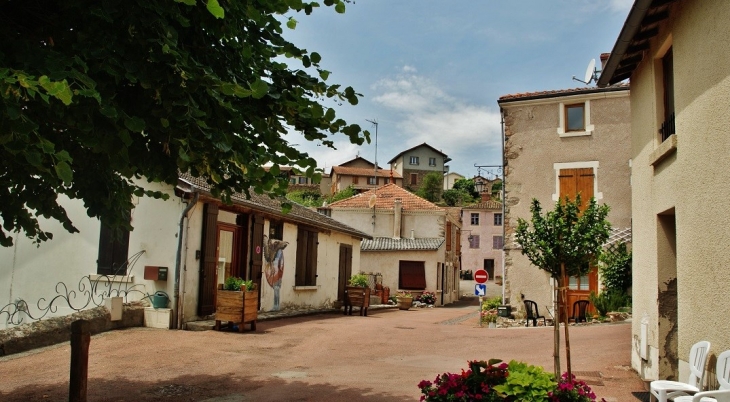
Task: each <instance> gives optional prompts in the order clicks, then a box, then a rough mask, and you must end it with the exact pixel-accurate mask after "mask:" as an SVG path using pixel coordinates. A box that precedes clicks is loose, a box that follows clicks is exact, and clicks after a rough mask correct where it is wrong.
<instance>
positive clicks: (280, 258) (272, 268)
mask: <svg viewBox="0 0 730 402" xmlns="http://www.w3.org/2000/svg"><path fill="white" fill-rule="evenodd" d="M264 237H265V238H266V239H267V240H266V245H265V246H264V265H265V266H264V274H265V275H266V282H268V283H269V286H271V287H272V288H273V289H274V307H273V308H272V311H278V310H279V289H281V278H282V277H283V276H284V249H285V248H286V246H288V245H289V243H288V242H285V241H283V240H278V239H270V238H267V237H266V236H264Z"/></svg>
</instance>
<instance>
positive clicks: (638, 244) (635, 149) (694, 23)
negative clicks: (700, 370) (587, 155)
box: [631, 0, 730, 378]
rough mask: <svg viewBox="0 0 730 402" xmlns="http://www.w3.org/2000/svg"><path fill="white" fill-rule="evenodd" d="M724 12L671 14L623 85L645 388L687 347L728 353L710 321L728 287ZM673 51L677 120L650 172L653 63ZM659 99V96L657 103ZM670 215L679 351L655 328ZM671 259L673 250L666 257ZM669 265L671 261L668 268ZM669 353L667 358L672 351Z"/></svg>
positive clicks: (636, 325) (690, 6) (723, 329)
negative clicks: (646, 350)
mask: <svg viewBox="0 0 730 402" xmlns="http://www.w3.org/2000/svg"><path fill="white" fill-rule="evenodd" d="M728 20H730V3H728V2H726V1H723V0H707V1H684V2H678V3H677V4H675V5H674V6H673V7H672V9H671V11H670V18H669V19H668V20H667V21H665V23H663V24H662V26H661V28H660V33H659V35H658V36H657V37H655V38H654V39H653V40H652V42H651V49H650V50H649V51H648V53H647V54H646V56H645V57H644V60H643V61H642V63H641V64H640V66H639V68H638V69H637V70H636V71H635V72H634V75H633V76H632V78H631V81H632V82H631V86H632V88H631V104H632V118H631V123H632V124H631V128H632V155H633V167H632V183H633V189H634V193H633V197H632V203H633V208H634V210H633V221H634V225H633V253H634V255H633V273H634V275H633V283H634V286H633V289H634V294H633V312H634V317H635V318H634V321H633V326H632V333H633V337H634V343H635V347H634V350H633V353H632V365H633V367H634V369H636V370H638V371H639V373H640V374H642V375H643V376H644V377H647V378H657V377H658V376H660V371H661V370H662V368H665V367H664V366H665V365H664V361H665V360H668V359H671V355H672V354H676V356H677V357H678V358H679V359H680V360H681V361H680V365H679V369H680V370H679V371H680V373H679V374H680V378H682V376H685V375H686V372H687V364H686V360H687V356H688V355H689V350H690V347H691V345H692V344H693V343H695V342H697V341H699V340H707V341H710V342H711V344H712V348H711V354H713V355H717V354H719V353H720V352H722V351H723V350H727V349H730V338H728V336H727V334H728V330H730V324H728V323H727V320H723V319H713V318H712V317H717V315H718V314H722V312H724V311H726V309H727V308H726V306H725V305H724V298H723V297H721V296H720V295H723V294H725V293H726V292H727V289H728V284H730V280H729V279H728V276H727V274H726V272H725V271H726V270H725V269H724V267H723V265H724V263H725V261H726V260H727V258H726V257H727V255H728V252H730V231H728V229H727V228H728V227H729V226H730V217H729V215H728V212H727V211H728V209H729V207H730V186H728V183H727V172H728V171H730V158H728V151H730V136H728V127H730V111H729V110H728V105H729V104H730V78H729V76H730V65H728V63H726V62H724V61H722V60H723V58H722V57H721V56H720V55H726V54H728V52H730V41H728V29H727V21H728ZM669 44H671V45H672V48H673V55H674V88H675V111H676V132H677V135H676V139H677V148H676V152H675V153H673V154H671V155H669V156H668V157H667V158H666V159H665V160H663V161H661V162H659V163H657V164H656V165H654V166H652V165H651V164H650V163H651V160H652V152H655V149H656V148H657V147H658V146H659V138H658V136H657V134H656V133H657V130H658V127H659V125H660V124H661V121H662V120H663V110H662V107H663V106H662V103H661V98H660V97H659V96H661V90H660V88H661V77H660V66H661V65H660V64H659V62H658V61H657V57H660V56H662V55H663V54H664V49H665V48H666V47H667V46H668V45H669ZM657 94H659V95H657ZM672 208H674V220H675V221H676V250H675V254H676V288H677V300H678V303H677V321H678V322H677V323H676V324H677V325H676V327H677V336H678V337H677V345H676V346H674V345H669V346H668V347H663V346H662V345H663V344H665V343H666V342H665V340H666V336H667V334H665V333H664V332H663V331H662V327H666V326H667V325H671V322H669V321H668V320H667V319H666V318H664V316H665V315H666V313H665V312H660V311H659V308H658V307H657V303H658V301H659V302H661V300H662V298H663V297H664V296H663V292H664V291H665V290H666V289H667V282H669V283H670V284H671V282H672V281H671V279H672V278H671V276H668V273H667V272H666V269H662V268H660V267H665V266H667V265H668V264H669V265H671V256H670V258H665V256H666V255H667V253H666V252H665V253H662V252H661V251H659V250H658V244H662V243H663V242H664V240H663V239H662V237H663V236H661V235H660V234H661V233H663V232H662V230H661V225H660V224H659V217H658V215H659V214H661V213H663V212H665V211H668V210H671V209H672ZM669 252H671V250H670V251H669ZM667 260H669V261H667ZM644 316H646V318H647V319H648V322H649V336H648V344H649V347H650V355H649V359H648V360H647V361H642V359H641V358H640V357H639V352H638V344H639V338H640V328H641V324H640V322H641V318H642V317H644ZM672 349H675V350H672Z"/></svg>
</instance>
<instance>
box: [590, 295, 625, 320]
mask: <svg viewBox="0 0 730 402" xmlns="http://www.w3.org/2000/svg"><path fill="white" fill-rule="evenodd" d="M588 300H590V302H591V303H593V306H594V307H595V308H596V310H598V314H600V315H601V316H602V317H605V316H606V314H607V313H608V312H610V311H619V309H621V308H622V307H627V306H630V305H631V297H629V296H628V295H627V294H625V293H623V292H621V291H620V290H615V289H613V290H606V291H604V292H601V294H599V295H596V293H595V292H591V294H590V295H589V296H588Z"/></svg>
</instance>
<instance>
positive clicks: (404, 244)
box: [360, 237, 445, 251]
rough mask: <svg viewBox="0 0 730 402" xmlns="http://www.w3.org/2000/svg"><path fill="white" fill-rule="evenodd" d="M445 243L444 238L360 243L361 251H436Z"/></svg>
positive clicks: (383, 239) (365, 241)
mask: <svg viewBox="0 0 730 402" xmlns="http://www.w3.org/2000/svg"><path fill="white" fill-rule="evenodd" d="M444 241H445V240H444V238H443V237H437V238H422V239H410V238H400V239H393V238H391V237H376V238H373V239H372V240H363V241H362V242H360V251H408V250H422V251H429V250H430V251H435V250H438V249H439V248H440V247H441V245H442V244H444Z"/></svg>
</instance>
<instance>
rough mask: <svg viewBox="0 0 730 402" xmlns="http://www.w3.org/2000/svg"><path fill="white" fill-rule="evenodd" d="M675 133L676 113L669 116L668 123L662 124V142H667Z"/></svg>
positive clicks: (660, 131)
mask: <svg viewBox="0 0 730 402" xmlns="http://www.w3.org/2000/svg"><path fill="white" fill-rule="evenodd" d="M674 133H675V129H674V113H672V114H671V115H669V117H668V118H667V120H666V121H664V123H662V127H661V128H660V129H659V134H661V136H662V142H664V141H666V139H667V138H669V136H670V135H672V134H674Z"/></svg>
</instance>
